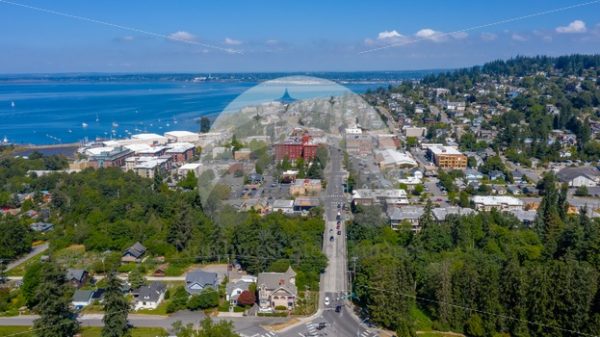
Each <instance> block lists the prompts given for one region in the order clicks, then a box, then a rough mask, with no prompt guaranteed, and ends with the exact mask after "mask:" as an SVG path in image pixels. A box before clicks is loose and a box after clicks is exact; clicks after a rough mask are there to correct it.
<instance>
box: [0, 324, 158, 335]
mask: <svg viewBox="0 0 600 337" xmlns="http://www.w3.org/2000/svg"><path fill="white" fill-rule="evenodd" d="M30 329H31V327H28V326H0V336H8V335H11V334H15V333H22V332H25V331H28V330H30ZM101 329H102V328H98V327H86V328H82V329H81V335H82V336H83V337H100V331H101ZM19 336H20V337H33V333H23V334H21V335H19ZM131 336H132V337H156V336H167V332H166V331H165V330H164V329H161V328H133V329H132V330H131Z"/></svg>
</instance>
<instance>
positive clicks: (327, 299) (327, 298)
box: [325, 296, 329, 305]
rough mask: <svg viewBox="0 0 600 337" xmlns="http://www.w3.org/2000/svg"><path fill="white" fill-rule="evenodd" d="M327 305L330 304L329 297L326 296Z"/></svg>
mask: <svg viewBox="0 0 600 337" xmlns="http://www.w3.org/2000/svg"><path fill="white" fill-rule="evenodd" d="M325 305H329V297H328V296H325Z"/></svg>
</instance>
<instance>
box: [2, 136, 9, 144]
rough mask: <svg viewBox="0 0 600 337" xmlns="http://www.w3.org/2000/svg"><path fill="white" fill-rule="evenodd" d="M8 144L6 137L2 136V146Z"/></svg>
mask: <svg viewBox="0 0 600 337" xmlns="http://www.w3.org/2000/svg"><path fill="white" fill-rule="evenodd" d="M8 143H9V142H8V137H6V136H4V138H3V139H2V144H3V145H7V144H8Z"/></svg>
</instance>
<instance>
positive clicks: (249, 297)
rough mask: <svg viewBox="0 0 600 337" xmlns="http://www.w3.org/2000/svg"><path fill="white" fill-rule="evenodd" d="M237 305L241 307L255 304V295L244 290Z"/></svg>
mask: <svg viewBox="0 0 600 337" xmlns="http://www.w3.org/2000/svg"><path fill="white" fill-rule="evenodd" d="M237 302H238V304H239V305H241V306H250V305H253V304H254V303H256V295H254V293H253V292H251V291H248V290H244V291H243V292H242V293H241V294H240V296H239V297H238V300H237Z"/></svg>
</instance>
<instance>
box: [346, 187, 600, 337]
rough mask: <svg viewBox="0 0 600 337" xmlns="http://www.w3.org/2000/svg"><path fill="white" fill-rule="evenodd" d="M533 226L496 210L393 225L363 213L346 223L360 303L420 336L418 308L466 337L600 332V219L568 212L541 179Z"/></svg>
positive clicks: (561, 194) (380, 320)
mask: <svg viewBox="0 0 600 337" xmlns="http://www.w3.org/2000/svg"><path fill="white" fill-rule="evenodd" d="M543 187H544V191H543V193H544V199H543V202H542V204H541V205H540V208H539V213H538V219H537V221H536V223H535V225H534V226H533V227H532V228H528V227H524V226H523V225H521V224H520V222H518V221H517V220H516V219H515V218H513V217H512V216H508V215H504V214H500V213H498V212H491V213H485V212H484V213H479V214H477V215H473V216H466V217H452V218H450V219H448V220H447V221H445V222H443V223H440V224H438V223H435V222H434V221H433V217H432V216H431V212H430V210H427V211H426V212H425V214H424V215H423V217H422V218H421V224H422V225H423V229H422V231H421V232H420V233H419V234H417V235H413V234H412V233H411V232H410V230H409V228H406V229H405V230H400V231H392V230H391V229H389V225H387V224H386V223H385V221H384V220H383V219H381V218H379V217H378V215H377V214H380V212H379V211H377V210H373V209H368V208H367V209H364V208H363V209H360V210H359V213H357V216H356V218H355V221H354V222H353V223H352V224H351V225H350V228H349V234H348V235H349V240H350V243H351V251H350V255H349V256H356V257H357V264H356V278H355V281H354V289H355V290H354V291H355V294H356V301H357V303H359V304H361V305H363V306H364V307H365V308H367V309H368V313H369V317H370V318H371V319H372V320H373V321H374V322H375V323H377V324H381V325H383V326H385V327H387V328H390V329H394V330H397V331H399V335H403V336H408V335H409V334H410V335H414V334H415V330H416V329H417V327H416V326H415V315H414V313H415V308H418V309H419V310H420V311H422V312H424V313H425V314H426V315H427V316H428V317H429V318H430V319H431V320H432V321H433V328H435V329H438V330H443V331H446V330H452V331H459V332H464V333H465V334H467V335H469V336H503V335H502V334H501V333H505V334H506V336H509V335H510V336H539V337H542V336H544V337H546V336H556V337H558V336H579V335H581V334H586V333H587V334H591V335H595V334H597V333H598V332H599V331H600V291H599V273H600V224H599V223H598V221H597V220H592V219H590V218H589V217H588V216H587V214H586V213H582V214H580V215H577V216H570V215H567V212H566V202H565V193H566V192H565V191H566V190H565V189H557V187H556V185H555V180H554V177H553V176H551V175H549V176H546V177H545V178H544V184H543Z"/></svg>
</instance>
